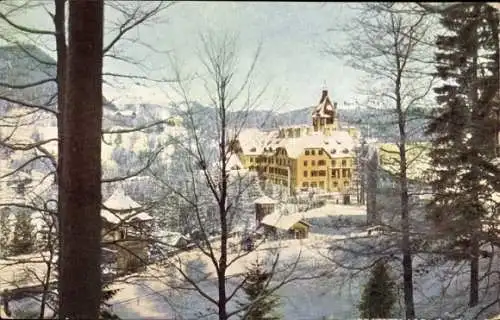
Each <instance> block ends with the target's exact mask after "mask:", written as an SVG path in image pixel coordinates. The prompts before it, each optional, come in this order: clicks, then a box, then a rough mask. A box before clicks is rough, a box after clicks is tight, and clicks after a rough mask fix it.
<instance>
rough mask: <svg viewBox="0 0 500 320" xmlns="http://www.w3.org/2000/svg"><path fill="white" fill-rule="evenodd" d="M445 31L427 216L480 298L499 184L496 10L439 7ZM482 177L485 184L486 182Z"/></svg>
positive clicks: (480, 5)
mask: <svg viewBox="0 0 500 320" xmlns="http://www.w3.org/2000/svg"><path fill="white" fill-rule="evenodd" d="M441 24H442V26H443V27H445V28H446V29H447V33H446V35H440V36H438V39H437V47H438V49H439V51H438V53H437V54H436V68H437V76H438V77H439V78H440V79H441V80H442V82H441V83H442V85H441V86H440V87H438V88H435V89H434V90H435V92H436V94H437V103H438V105H439V107H438V108H437V109H436V110H435V114H434V116H433V119H432V120H431V122H430V125H429V127H428V130H427V134H429V135H431V139H432V151H431V158H432V167H433V168H434V181H433V183H432V185H433V189H434V199H433V201H432V202H431V204H430V210H429V213H430V214H429V218H430V219H431V220H433V221H434V222H435V223H436V224H437V225H438V226H439V227H440V233H441V234H443V235H444V237H446V238H447V240H448V242H449V243H450V246H451V247H452V248H454V249H456V250H458V251H464V252H466V255H467V257H469V258H470V260H471V275H470V276H471V280H470V281H471V292H470V302H469V304H470V305H471V306H474V305H476V304H477V302H478V281H479V276H478V273H479V264H478V259H479V239H480V232H481V226H482V220H483V219H484V218H485V217H486V216H487V215H488V214H489V212H488V209H487V207H486V206H485V200H486V201H487V200H488V199H491V195H492V192H493V186H494V185H497V186H498V169H497V168H495V166H493V165H492V159H493V157H494V149H495V146H494V135H495V126H496V123H495V120H494V118H493V117H492V115H493V108H494V107H495V104H494V102H493V101H494V97H495V95H496V94H497V93H498V86H499V82H498V72H499V64H498V55H499V51H498V15H497V12H496V10H494V9H493V8H491V7H490V6H489V5H487V4H486V3H479V2H475V3H473V2H471V3H462V4H460V5H457V6H452V7H450V8H449V9H446V10H444V11H443V13H442V19H441ZM485 182H486V183H485Z"/></svg>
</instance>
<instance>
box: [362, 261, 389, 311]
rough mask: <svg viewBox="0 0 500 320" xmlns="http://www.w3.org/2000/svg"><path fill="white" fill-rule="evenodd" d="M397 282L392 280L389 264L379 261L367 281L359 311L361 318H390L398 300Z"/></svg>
mask: <svg viewBox="0 0 500 320" xmlns="http://www.w3.org/2000/svg"><path fill="white" fill-rule="evenodd" d="M394 289H395V284H394V282H393V281H392V279H391V277H390V275H389V271H388V268H387V264H386V263H385V262H383V261H379V262H378V263H377V264H375V265H374V266H373V268H372V271H371V277H370V280H368V282H367V283H366V285H365V287H364V290H363V294H362V296H361V303H360V304H359V311H360V316H361V318H365V319H373V318H390V317H391V315H392V307H393V305H394V303H395V302H396V300H397V296H396V293H395V290H394Z"/></svg>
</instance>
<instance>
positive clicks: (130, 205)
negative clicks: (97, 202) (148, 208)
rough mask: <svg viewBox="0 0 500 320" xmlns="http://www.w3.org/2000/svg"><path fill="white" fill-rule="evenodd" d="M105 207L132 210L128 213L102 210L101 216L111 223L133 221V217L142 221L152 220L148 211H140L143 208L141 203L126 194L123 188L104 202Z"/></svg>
mask: <svg viewBox="0 0 500 320" xmlns="http://www.w3.org/2000/svg"><path fill="white" fill-rule="evenodd" d="M103 206H104V207H105V208H108V209H110V210H117V211H119V210H127V211H131V212H128V213H126V214H125V213H121V214H120V213H114V212H111V211H110V210H107V209H102V210H101V216H102V217H103V218H104V219H106V220H107V221H108V222H110V223H114V224H117V223H120V222H121V221H123V220H126V221H131V220H133V219H138V220H142V221H148V220H152V219H153V217H151V216H150V215H149V214H147V213H146V212H142V211H139V210H140V209H141V207H142V206H141V205H140V204H138V203H137V202H135V201H134V200H132V198H130V197H129V196H126V195H125V192H124V191H123V189H122V188H117V189H116V190H115V191H114V192H113V194H112V195H111V196H110V197H109V198H108V200H106V201H105V202H104V203H103Z"/></svg>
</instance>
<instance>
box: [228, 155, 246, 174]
mask: <svg viewBox="0 0 500 320" xmlns="http://www.w3.org/2000/svg"><path fill="white" fill-rule="evenodd" d="M226 168H228V169H229V170H241V169H243V168H244V166H243V164H242V163H241V161H240V159H239V158H238V156H237V155H236V154H234V153H231V154H230V155H229V159H227V164H226Z"/></svg>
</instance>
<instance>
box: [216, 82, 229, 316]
mask: <svg viewBox="0 0 500 320" xmlns="http://www.w3.org/2000/svg"><path fill="white" fill-rule="evenodd" d="M225 89H226V88H225V85H224V84H223V83H222V84H221V87H220V91H219V92H220V96H219V101H220V123H221V128H220V129H221V130H220V144H219V157H220V163H221V188H220V201H219V213H220V217H219V218H220V227H221V237H220V242H221V243H220V259H219V270H218V271H219V272H218V281H219V306H218V307H219V320H226V319H227V318H228V317H227V310H226V307H227V297H226V268H227V238H228V219H227V207H226V199H227V188H228V174H227V156H226V155H227V153H226V152H227V150H226V149H227V148H226V129H227V120H226V107H225V98H226V97H225Z"/></svg>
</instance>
